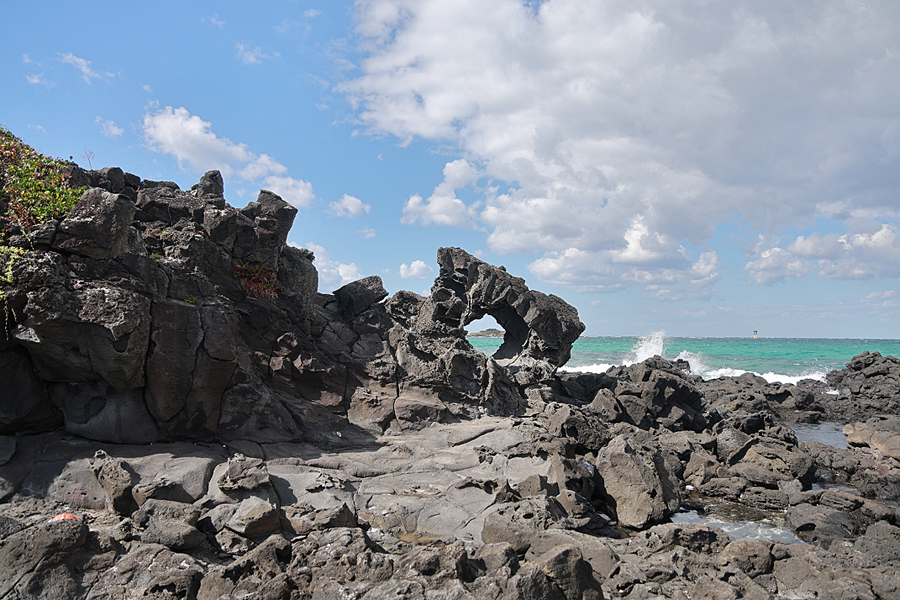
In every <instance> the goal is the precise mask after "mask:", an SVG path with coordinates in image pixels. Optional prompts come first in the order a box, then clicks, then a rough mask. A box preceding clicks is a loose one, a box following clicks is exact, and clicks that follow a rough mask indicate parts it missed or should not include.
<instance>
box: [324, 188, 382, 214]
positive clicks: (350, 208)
mask: <svg viewBox="0 0 900 600" xmlns="http://www.w3.org/2000/svg"><path fill="white" fill-rule="evenodd" d="M370 210H372V207H371V206H370V205H368V204H366V203H365V202H363V201H362V200H360V199H359V198H356V197H355V196H350V195H349V194H344V196H343V197H342V198H341V199H340V200H338V201H337V202H332V203H331V204H329V205H328V212H329V213H331V214H332V215H334V216H335V217H358V216H360V215H362V214H364V213H368V212H369V211H370Z"/></svg>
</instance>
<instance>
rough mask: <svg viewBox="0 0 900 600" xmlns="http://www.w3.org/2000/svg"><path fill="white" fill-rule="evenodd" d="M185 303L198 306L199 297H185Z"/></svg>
mask: <svg viewBox="0 0 900 600" xmlns="http://www.w3.org/2000/svg"><path fill="white" fill-rule="evenodd" d="M184 301H185V302H187V303H188V304H197V296H185V297H184Z"/></svg>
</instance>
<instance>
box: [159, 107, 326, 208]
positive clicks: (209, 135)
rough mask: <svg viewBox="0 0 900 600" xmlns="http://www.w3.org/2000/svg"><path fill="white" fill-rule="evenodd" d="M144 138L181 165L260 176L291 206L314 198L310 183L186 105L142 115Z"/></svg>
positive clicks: (200, 170)
mask: <svg viewBox="0 0 900 600" xmlns="http://www.w3.org/2000/svg"><path fill="white" fill-rule="evenodd" d="M143 131H144V138H145V139H146V141H147V145H148V146H149V147H150V148H151V149H152V150H155V151H157V152H162V153H165V154H170V155H172V156H174V157H175V158H176V159H177V160H178V164H179V166H180V167H181V168H182V169H188V168H189V169H190V170H192V171H194V172H196V173H203V172H205V171H208V170H211V169H218V170H219V171H221V172H222V175H223V176H224V177H230V176H236V177H238V178H240V179H242V180H244V181H259V180H261V181H262V183H263V184H264V186H265V187H266V188H267V189H269V190H271V191H272V192H275V193H276V194H278V195H279V196H281V197H282V198H283V199H284V200H285V201H287V202H290V203H291V204H293V205H294V206H297V207H303V206H308V205H309V204H310V203H312V202H313V200H315V194H314V193H313V188H312V184H311V183H310V182H308V181H304V180H302V179H294V178H293V177H290V176H288V175H286V173H287V171H288V169H287V167H285V166H284V165H283V164H281V163H280V162H278V161H277V160H275V159H273V158H272V157H271V156H269V155H267V154H259V155H257V154H255V153H253V152H251V151H250V150H249V149H248V148H247V146H246V144H240V143H235V142H232V141H231V140H229V139H228V138H223V137H219V136H218V135H216V134H215V132H213V130H212V123H210V122H208V121H204V120H203V119H201V118H200V117H199V116H197V115H192V114H190V112H188V110H187V109H186V108H183V107H181V108H173V107H171V106H167V107H165V108H163V109H160V110H158V111H156V112H148V113H146V114H145V115H144V123H143Z"/></svg>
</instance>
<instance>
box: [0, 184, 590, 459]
mask: <svg viewBox="0 0 900 600" xmlns="http://www.w3.org/2000/svg"><path fill="white" fill-rule="evenodd" d="M72 177H73V178H74V180H77V181H82V180H83V181H82V183H86V184H87V185H93V186H95V187H92V188H91V189H89V190H88V191H87V192H85V193H84V195H83V196H82V198H81V199H80V200H79V201H78V203H77V204H76V206H75V207H74V208H73V210H72V211H71V213H70V214H69V215H68V216H67V217H66V218H65V219H63V220H62V221H60V222H59V223H58V224H55V223H54V224H53V231H52V232H51V235H49V236H43V237H42V236H41V235H37V232H31V233H32V234H34V235H35V239H38V238H40V240H43V239H44V237H46V244H44V245H43V246H40V247H37V249H35V250H32V251H31V252H29V253H28V254H26V255H24V256H23V257H22V258H21V259H19V260H17V261H16V264H15V281H16V283H15V285H14V286H6V287H5V288H4V295H5V297H6V298H9V299H10V300H8V301H7V302H5V303H4V312H5V318H4V322H5V323H6V325H5V326H4V336H5V340H6V342H5V346H4V352H5V353H4V357H6V358H5V359H4V362H3V364H9V365H12V366H11V367H10V368H13V367H14V368H15V369H16V370H17V371H21V373H22V375H21V377H18V378H17V380H18V383H17V385H18V386H20V387H22V386H24V387H22V389H21V390H20V392H21V395H20V398H22V399H24V400H25V401H24V402H21V401H20V402H18V403H17V405H16V407H15V408H14V409H13V408H12V407H10V408H9V409H4V410H3V412H0V415H5V414H6V413H9V415H8V416H3V418H2V423H0V426H3V427H15V428H23V429H24V430H28V429H29V428H30V429H31V430H34V429H38V430H40V429H48V428H52V427H54V426H57V425H58V424H59V423H60V416H61V417H62V423H63V425H64V427H65V428H66V430H67V431H69V432H71V433H75V434H78V435H82V436H85V437H88V438H93V439H95V440H101V441H110V442H126V441H142V442H149V441H157V440H161V439H170V440H171V439H194V440H196V439H204V440H213V439H217V438H219V439H234V436H236V435H240V436H241V437H244V438H245V439H251V440H253V439H258V440H259V441H274V440H291V439H294V440H296V439H299V438H301V437H303V436H304V435H307V436H311V437H313V438H314V437H316V436H318V435H320V432H319V428H318V427H317V426H313V427H307V426H306V424H305V423H306V421H307V420H308V418H309V417H310V415H311V414H312V413H315V414H317V415H319V416H318V417H316V418H317V419H318V418H323V417H322V416H321V415H322V414H323V413H322V411H323V410H324V411H325V412H326V413H331V414H332V415H334V416H333V417H332V419H334V421H333V426H334V427H337V428H346V427H348V426H349V423H348V421H349V422H352V423H355V424H358V425H360V426H362V427H363V428H367V429H370V430H371V431H373V432H375V433H379V432H381V431H383V430H384V429H385V428H386V427H390V426H396V427H399V428H404V427H412V428H420V427H422V426H424V425H425V424H427V423H429V422H434V421H443V420H446V419H450V418H459V417H464V418H466V417H471V416H475V415H478V414H482V413H483V412H488V413H493V414H521V413H522V412H523V411H524V407H525V405H526V400H525V394H524V393H523V392H522V391H520V388H521V387H523V386H528V385H532V384H535V383H538V382H541V381H547V380H550V379H552V377H553V375H554V373H555V370H556V368H557V367H559V366H560V365H561V364H563V363H564V362H565V361H566V360H567V359H568V357H569V353H570V349H571V345H572V342H573V341H574V340H575V339H576V338H577V337H578V335H579V334H580V333H581V331H583V329H584V326H583V325H582V324H581V322H580V321H579V320H578V317H577V314H576V313H575V310H574V309H573V308H572V307H570V306H569V305H567V304H565V303H564V302H563V301H562V300H560V299H559V298H556V297H554V296H546V295H544V294H541V293H540V292H534V291H531V290H529V289H528V288H527V287H526V286H525V285H524V282H523V281H522V280H521V279H519V278H516V277H513V276H511V275H509V274H508V273H506V272H505V270H503V269H502V268H496V267H492V266H491V265H488V264H487V263H484V262H482V261H479V260H478V259H476V258H474V257H472V256H470V255H469V254H466V253H465V252H463V251H462V250H459V249H457V248H446V249H441V250H439V251H438V262H439V264H440V266H441V274H440V275H439V276H438V278H437V280H436V282H435V286H434V290H433V291H432V294H431V295H430V296H429V297H428V298H422V297H418V296H415V295H413V294H409V293H406V292H400V293H398V294H397V295H396V296H395V297H394V298H392V299H391V300H389V301H388V302H386V303H382V301H383V300H384V299H385V298H386V297H387V292H386V291H385V290H384V288H383V286H382V283H381V279H380V278H379V277H368V278H365V279H362V280H360V281H356V282H352V283H350V284H347V285H345V286H343V287H342V288H340V289H339V290H337V291H335V292H334V295H333V296H323V295H320V294H318V292H317V289H316V288H317V286H318V277H317V274H316V270H315V267H314V266H313V264H312V261H313V259H314V256H313V254H312V253H311V252H309V251H308V250H304V249H300V248H294V247H292V246H288V245H286V240H287V234H288V231H289V230H290V228H291V225H292V223H293V220H294V217H295V215H296V213H297V209H296V208H294V207H293V206H291V205H289V204H288V203H286V202H284V201H283V200H282V199H281V198H279V197H278V196H277V195H275V194H273V193H271V192H268V191H266V190H263V191H261V192H260V193H259V197H258V198H257V200H256V201H254V202H250V203H249V204H248V205H247V206H246V207H245V208H243V209H240V210H237V209H234V208H232V207H230V206H228V204H227V203H226V202H225V200H224V198H222V193H223V191H224V182H223V181H222V177H221V174H220V173H218V172H216V171H211V172H209V173H206V174H205V175H204V176H203V178H202V179H201V181H200V182H199V183H198V184H197V185H195V186H193V188H192V189H191V190H190V191H188V192H185V191H182V190H180V189H179V188H178V186H177V185H175V184H172V183H169V182H153V181H146V180H145V181H141V180H140V179H139V178H137V177H135V176H133V175H130V174H127V173H124V172H122V171H121V169H116V168H109V169H102V170H100V171H83V170H80V169H78V168H77V167H73V169H72ZM239 263H240V264H244V263H249V264H251V265H253V264H256V265H260V266H262V267H264V268H266V269H268V270H269V272H271V273H272V274H273V275H274V276H275V277H276V281H277V284H276V287H275V288H273V289H274V290H275V292H276V293H275V294H274V296H275V298H274V299H267V300H265V301H261V300H259V299H257V298H253V297H248V296H247V290H245V289H244V288H243V287H242V285H241V283H240V282H239V281H238V280H237V278H236V277H235V276H234V273H235V270H234V265H236V264H239ZM248 289H250V288H248ZM485 314H492V315H494V316H495V317H496V318H497V319H498V320H499V322H500V323H501V324H503V326H504V327H505V328H506V330H507V338H506V341H505V342H504V345H503V347H502V348H501V350H500V352H499V353H498V354H497V356H496V357H494V358H489V357H486V356H484V355H483V354H481V353H479V352H477V351H475V350H474V349H473V348H472V347H471V345H469V344H468V342H467V341H466V340H465V331H464V329H463V327H464V326H465V325H466V324H468V323H469V322H471V321H472V320H474V319H477V318H480V317H481V316H483V315H485ZM23 351H24V352H27V356H26V355H25V354H24V353H23ZM10 361H12V362H10ZM29 382H30V383H29ZM48 390H49V395H48ZM54 407H56V408H54ZM0 408H2V407H0ZM56 409H58V410H59V412H57V410H56ZM240 415H245V416H240ZM148 417H150V418H148ZM348 417H349V418H348ZM223 426H224V429H222V427H223ZM304 431H305V432H306V433H304Z"/></svg>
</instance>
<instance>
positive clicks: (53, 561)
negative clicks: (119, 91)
mask: <svg viewBox="0 0 900 600" xmlns="http://www.w3.org/2000/svg"><path fill="white" fill-rule="evenodd" d="M72 176H73V179H76V180H79V181H82V180H83V181H84V182H86V183H85V185H90V186H93V189H91V190H89V191H88V192H86V193H85V194H84V196H83V198H82V199H81V201H79V203H78V205H77V206H76V209H74V210H73V211H72V213H71V214H70V215H69V216H68V217H67V218H66V219H63V220H62V221H60V222H51V223H45V224H41V225H40V226H38V227H33V228H30V229H28V230H26V231H22V230H21V229H11V230H10V231H9V232H8V233H9V234H10V235H9V240H10V244H13V245H16V244H18V246H17V247H20V248H22V249H24V250H27V252H26V253H24V254H23V255H22V256H20V257H19V258H17V260H16V261H15V264H14V266H13V274H14V277H15V283H14V284H4V285H3V288H2V291H3V294H4V295H3V298H4V300H3V302H2V303H0V306H2V307H3V312H4V315H3V320H2V322H3V329H2V331H3V336H2V338H0V375H2V376H3V377H2V380H3V381H4V382H6V384H7V388H6V390H5V391H6V393H5V394H0V436H2V437H0V499H2V500H0V573H3V574H4V576H6V575H8V574H12V576H13V577H14V579H15V580H14V581H12V582H10V583H7V582H6V580H4V581H3V583H2V584H0V586H4V585H5V586H6V587H2V588H0V596H2V597H6V596H9V597H17V598H19V597H21V598H30V597H58V598H62V597H82V596H84V597H89V598H105V597H113V596H115V597H119V596H125V595H129V594H130V595H132V596H134V597H151V598H174V597H178V598H220V597H232V596H234V597H237V596H242V597H243V596H249V595H252V596H253V597H256V598H326V597H344V596H346V597H357V598H365V599H366V600H375V599H377V598H382V597H384V598H387V597H397V596H398V595H399V596H403V597H421V598H425V597H432V596H433V597H436V598H437V597H447V598H468V597H474V598H482V597H483V598H509V599H512V598H535V599H537V598H542V599H550V598H552V599H565V600H574V599H578V600H585V599H587V598H602V597H622V598H635V599H637V598H648V597H670V598H676V597H713V596H715V597H725V598H737V597H751V598H768V597H781V596H785V597H812V596H813V595H814V593H818V592H817V591H818V590H836V592H835V593H836V594H837V595H840V593H844V595H845V596H846V597H872V598H888V597H896V595H897V593H898V592H900V581H898V579H897V577H896V576H895V575H894V574H893V571H892V570H891V569H893V568H894V567H895V566H896V565H897V564H900V561H898V558H897V557H898V556H900V552H898V551H897V547H898V540H900V534H898V531H900V529H898V527H897V525H898V524H900V514H898V512H897V511H896V510H895V509H893V508H891V506H890V505H889V504H888V503H887V502H886V500H887V499H893V498H896V497H897V496H898V495H900V492H898V490H900V485H898V483H897V482H898V481H900V475H898V474H900V467H898V458H897V456H898V455H900V451H897V450H896V448H897V447H898V443H897V439H896V438H897V436H898V434H897V432H898V431H900V426H898V425H897V422H896V417H883V416H878V415H879V414H880V413H878V412H876V411H890V410H893V408H892V407H893V406H894V405H893V404H892V403H895V400H896V387H897V386H896V385H895V382H896V379H897V376H898V370H897V364H896V363H897V361H896V359H893V358H892V357H881V356H880V355H869V354H864V355H861V356H860V357H857V358H855V359H854V360H853V361H851V363H850V364H849V365H848V368H847V369H845V370H844V371H842V372H839V373H837V374H832V377H831V380H830V381H832V380H833V384H834V385H835V386H836V387H837V388H838V389H839V391H840V392H841V393H840V395H839V396H835V395H833V394H825V393H824V389H820V388H818V387H816V386H815V385H813V384H809V383H806V384H804V385H802V386H788V385H781V384H768V383H767V382H766V381H765V380H763V379H761V378H758V377H755V376H753V375H744V376H742V377H738V378H722V379H718V380H713V381H708V382H707V381H703V380H702V379H700V378H699V377H697V376H695V375H692V374H691V373H690V370H689V368H688V366H687V364H686V363H684V362H683V361H674V362H673V361H667V360H665V359H663V358H661V357H652V358H651V359H648V360H647V361H644V362H642V363H639V364H636V365H632V366H629V367H614V368H612V369H610V370H609V371H608V372H607V373H604V374H591V373H571V372H558V369H559V367H560V366H562V365H563V364H564V363H565V362H566V360H568V358H569V355H570V352H571V346H572V343H573V342H574V340H575V339H576V338H577V337H578V335H579V334H580V333H581V332H582V331H583V330H584V325H583V324H582V323H581V322H580V320H579V319H578V316H577V313H576V311H575V309H574V308H572V307H571V306H569V305H568V304H566V303H565V302H563V301H562V300H560V299H559V298H556V297H555V296H548V295H545V294H542V293H540V292H537V291H533V290H529V289H528V288H527V286H525V284H524V280H522V279H520V278H517V277H514V276H513V275H511V274H509V273H507V272H506V270H505V269H504V268H503V267H494V266H491V265H489V264H487V263H485V262H483V261H481V260H479V259H477V258H475V257H473V256H471V255H469V254H467V253H466V252H464V251H463V250H461V249H458V248H441V249H439V250H438V257H437V258H438V264H439V266H440V273H439V275H438V276H437V278H436V279H435V283H434V286H433V287H432V290H431V292H430V294H429V295H428V296H420V295H417V294H414V293H411V292H397V293H396V294H394V295H393V296H392V297H388V293H387V291H386V290H385V289H384V287H383V284H382V281H381V279H380V278H379V277H376V276H373V277H367V278H364V279H361V280H359V281H355V282H351V283H349V284H347V285H345V286H343V287H341V288H340V289H338V290H336V291H334V293H333V294H320V293H318V274H317V272H316V269H315V266H314V265H313V260H314V256H313V254H312V253H311V252H310V251H308V250H305V249H302V248H297V247H294V246H291V245H287V244H286V239H287V234H288V231H289V230H290V227H291V224H292V222H293V219H294V217H295V215H296V212H297V211H296V209H295V208H294V207H292V206H290V205H289V204H288V203H286V202H284V201H283V200H281V199H280V198H278V197H277V196H276V195H275V194H272V193H271V192H266V191H262V192H260V194H259V197H258V199H257V200H256V201H255V202H251V203H250V204H249V205H248V206H247V207H245V208H243V209H236V208H234V207H231V206H229V205H228V204H227V203H226V202H225V199H224V198H223V197H222V194H223V192H224V182H223V181H222V178H221V175H220V174H219V173H218V172H209V173H207V174H205V175H204V176H203V178H202V179H201V181H200V183H198V184H197V185H195V186H193V187H192V188H191V190H190V191H182V190H180V189H179V188H178V186H177V185H175V184H173V183H169V182H152V181H141V180H140V179H139V178H138V177H136V176H134V175H131V174H128V173H123V172H122V171H121V170H120V169H115V168H110V169H102V170H100V171H82V170H79V169H77V168H73V170H72ZM241 263H249V265H250V266H257V267H261V268H264V269H266V270H267V271H268V272H269V273H270V274H271V275H272V276H273V277H274V279H275V283H274V285H273V286H271V287H269V288H267V290H266V293H264V294H261V293H259V292H260V290H259V288H258V287H257V288H254V287H253V286H252V285H248V282H247V281H240V280H239V279H238V278H237V277H236V276H235V273H236V270H235V265H237V264H241ZM484 315H491V316H493V317H494V318H495V319H496V320H497V322H498V323H500V325H501V326H502V327H503V329H504V341H503V344H502V346H501V347H500V349H499V350H498V351H497V353H496V354H495V355H494V356H491V357H489V356H485V355H484V354H482V353H480V352H478V351H476V350H475V349H474V348H473V347H472V346H471V345H470V344H469V343H468V341H467V339H466V331H465V327H466V326H467V325H468V324H470V323H471V322H472V321H474V320H476V319H478V318H480V317H482V316H484ZM892 386H893V387H892ZM892 394H894V395H892ZM852 402H858V403H859V407H858V408H857V409H852V410H851V409H850V408H848V406H849V404H850V403H852ZM834 407H837V411H836V414H844V415H848V414H852V415H857V414H858V415H865V417H866V418H865V419H859V421H861V422H859V423H856V424H855V425H853V426H852V427H850V428H849V429H848V432H849V433H850V438H851V439H850V447H849V448H848V449H846V450H838V449H836V448H830V447H826V446H824V445H823V444H819V443H815V442H810V443H805V444H804V443H799V442H798V441H797V438H796V436H795V435H794V434H793V432H792V431H791V430H790V429H788V428H787V427H785V426H784V425H782V424H781V423H780V420H779V419H780V418H786V417H789V416H794V417H796V418H799V419H812V420H814V419H815V418H817V415H820V414H825V413H826V412H827V411H830V410H831V409H832V408H834ZM841 411H843V412H841ZM482 417H484V418H482ZM876 417H877V418H876ZM862 421H864V422H862ZM37 432H45V433H41V434H39V435H33V436H32V435H27V434H31V433H37ZM3 434H8V435H3ZM12 435H15V437H12ZM85 438H87V439H85ZM88 440H92V441H88ZM815 482H819V483H827V482H836V483H843V484H849V485H854V486H856V487H857V488H858V489H859V490H860V491H861V493H862V494H863V496H865V497H861V496H856V495H854V494H850V493H846V492H843V491H838V490H835V489H826V490H821V489H810V486H811V484H812V483H815ZM688 493H689V494H690V495H689V496H688ZM685 497H688V498H689V501H690V502H691V503H692V504H693V503H695V502H696V507H697V510H698V511H700V510H701V509H702V508H703V507H704V506H706V507H707V508H709V507H710V506H713V505H725V504H727V505H729V506H730V507H731V508H732V509H734V508H735V507H738V508H743V509H745V510H747V511H753V512H754V513H755V514H761V513H762V511H770V514H775V513H780V514H781V515H784V514H786V515H787V519H788V522H789V524H790V525H792V526H793V527H794V529H795V530H796V532H797V534H798V535H799V536H800V537H803V538H804V539H807V540H808V541H812V542H814V543H815V544H816V545H807V544H796V545H792V546H787V545H785V544H778V543H773V542H766V541H751V540H730V539H729V538H728V537H727V536H726V535H725V534H724V533H723V532H722V531H721V530H719V529H716V528H714V527H709V526H706V525H687V524H682V525H674V524H672V523H667V521H668V520H669V518H670V517H671V516H672V515H673V514H674V513H675V512H676V511H677V510H678V509H679V506H680V505H681V502H682V499H683V498H685ZM873 497H877V498H879V499H880V500H874V499H873ZM62 507H65V508H62ZM63 510H66V511H67V510H74V511H84V513H85V514H81V513H79V514H78V517H79V519H78V520H72V519H70V518H69V517H68V516H65V515H64V520H62V521H57V522H53V523H48V522H47V521H48V520H49V519H50V517H52V516H55V515H57V514H59V513H60V512H61V511H63ZM781 518H784V517H781ZM635 530H641V531H635ZM431 542H434V543H433V544H432V543H431ZM186 553H190V554H186ZM3 579H4V578H0V580H3ZM845 592H846V593H845Z"/></svg>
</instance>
